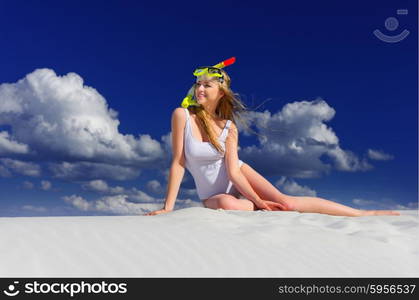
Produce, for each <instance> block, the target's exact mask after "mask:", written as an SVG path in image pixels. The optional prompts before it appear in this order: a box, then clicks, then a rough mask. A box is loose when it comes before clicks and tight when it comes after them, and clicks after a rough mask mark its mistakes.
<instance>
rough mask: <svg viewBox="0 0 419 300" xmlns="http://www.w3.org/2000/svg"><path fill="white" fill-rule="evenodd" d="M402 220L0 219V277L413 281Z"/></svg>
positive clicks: (281, 216)
mask: <svg viewBox="0 0 419 300" xmlns="http://www.w3.org/2000/svg"><path fill="white" fill-rule="evenodd" d="M401 213H402V215H401V216H379V217H359V218H351V217H337V216H329V215H320V214H308V213H305V214H300V213H298V212H278V211H276V212H267V211H256V212H248V211H225V210H212V209H207V208H202V207H191V208H186V209H180V210H176V211H174V212H171V213H169V214H163V215H158V216H103V217H41V218H39V217H31V218H0V235H1V236H0V241H1V242H0V276H1V277H329V276H330V277H418V276H419V242H418V237H419V217H418V212H417V211H401Z"/></svg>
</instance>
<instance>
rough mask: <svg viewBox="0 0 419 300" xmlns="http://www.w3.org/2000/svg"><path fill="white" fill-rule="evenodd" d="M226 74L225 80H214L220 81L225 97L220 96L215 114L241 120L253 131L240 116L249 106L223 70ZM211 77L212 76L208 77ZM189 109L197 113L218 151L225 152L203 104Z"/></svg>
mask: <svg viewBox="0 0 419 300" xmlns="http://www.w3.org/2000/svg"><path fill="white" fill-rule="evenodd" d="M221 72H222V74H223V76H224V82H222V83H221V82H220V81H218V80H214V82H217V83H218V86H219V88H220V90H221V91H222V92H223V93H224V95H223V97H221V98H220V100H219V101H218V104H217V107H216V109H215V114H216V116H218V117H219V118H221V119H223V120H225V119H227V120H231V121H232V122H234V123H235V124H236V123H237V122H236V121H238V120H239V121H240V123H241V124H243V126H244V127H246V128H248V129H249V130H250V131H253V130H251V129H250V127H249V126H248V124H247V122H246V121H245V120H244V119H243V118H242V117H241V116H240V115H241V114H242V113H243V112H245V111H246V110H248V109H247V107H246V106H245V105H244V104H243V102H242V101H241V100H240V98H239V94H236V93H234V92H233V91H232V90H231V88H230V86H231V78H230V76H228V74H227V73H226V72H225V71H224V70H221ZM200 78H201V77H200ZM206 79H210V80H212V79H211V78H208V77H207V78H206ZM188 110H189V111H190V112H192V113H194V114H195V115H196V120H198V122H199V124H200V126H201V127H202V128H203V129H204V131H205V133H206V134H207V136H208V139H209V142H210V143H211V144H212V145H213V146H214V147H215V149H217V151H218V152H220V153H222V154H224V149H223V148H222V147H221V145H220V143H219V142H218V139H217V136H216V133H215V132H214V131H213V130H212V127H211V125H210V124H211V122H210V121H211V116H210V114H209V113H207V112H206V111H205V109H204V107H203V106H201V105H199V106H189V107H188Z"/></svg>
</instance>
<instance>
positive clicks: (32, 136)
mask: <svg viewBox="0 0 419 300" xmlns="http://www.w3.org/2000/svg"><path fill="white" fill-rule="evenodd" d="M117 116H118V113H117V112H116V111H115V110H113V109H112V108H109V107H108V104H107V101H106V99H105V98H104V97H103V96H102V95H101V94H100V93H99V92H98V91H97V90H96V89H94V88H93V87H89V86H86V85H84V83H83V79H82V78H81V77H80V76H79V75H78V74H76V73H73V72H70V73H68V74H66V75H64V76H58V75H57V74H56V73H55V72H54V71H53V70H51V69H46V68H44V69H37V70H35V71H33V72H32V73H30V74H27V75H26V76H25V77H24V78H23V79H20V80H18V81H17V82H15V83H3V84H0V125H7V126H10V128H11V132H12V133H13V134H11V133H8V132H7V131H2V132H0V154H1V155H3V156H6V155H7V156H8V157H11V158H14V159H20V160H25V159H28V160H31V161H36V160H38V161H50V162H52V165H51V166H50V169H51V170H52V171H53V172H54V175H55V176H56V177H58V178H68V179H73V178H76V177H77V178H80V177H81V178H84V175H85V174H86V176H87V178H89V176H91V175H92V174H96V173H100V174H103V175H105V173H106V174H107V177H106V178H109V177H112V176H114V175H115V179H122V180H123V179H128V178H133V177H135V176H137V175H138V173H139V171H138V170H139V169H140V168H145V167H149V168H153V167H154V168H159V167H161V166H162V165H163V164H164V163H165V159H167V152H166V151H165V150H164V148H163V146H162V145H161V143H160V142H159V141H157V140H155V139H153V138H152V137H151V136H150V135H148V134H140V135H138V136H134V135H131V134H126V135H124V134H121V133H119V131H118V126H119V123H120V122H119V120H118V119H117ZM6 167H7V166H6ZM113 168H116V169H113ZM86 171H87V172H86ZM110 171H112V172H110ZM0 174H3V175H4V174H5V172H4V170H3V171H2V172H1V173H0ZM91 179H93V178H91Z"/></svg>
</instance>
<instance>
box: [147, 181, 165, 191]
mask: <svg viewBox="0 0 419 300" xmlns="http://www.w3.org/2000/svg"><path fill="white" fill-rule="evenodd" d="M147 189H148V190H149V191H150V192H152V193H161V192H163V188H162V186H161V184H160V182H158V181H157V180H150V181H149V182H147Z"/></svg>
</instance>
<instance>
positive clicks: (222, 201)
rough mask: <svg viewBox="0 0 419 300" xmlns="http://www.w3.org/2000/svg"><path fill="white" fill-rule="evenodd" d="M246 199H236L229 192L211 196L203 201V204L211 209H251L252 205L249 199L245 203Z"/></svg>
mask: <svg viewBox="0 0 419 300" xmlns="http://www.w3.org/2000/svg"><path fill="white" fill-rule="evenodd" d="M245 201H246V200H241V199H237V198H236V197H234V196H232V195H230V194H220V195H216V196H214V197H211V198H209V199H207V200H206V201H205V203H204V204H205V206H206V207H209V208H213V209H218V208H222V209H226V210H253V209H254V206H253V204H252V203H251V202H250V201H248V200H247V201H246V202H249V203H245Z"/></svg>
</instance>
